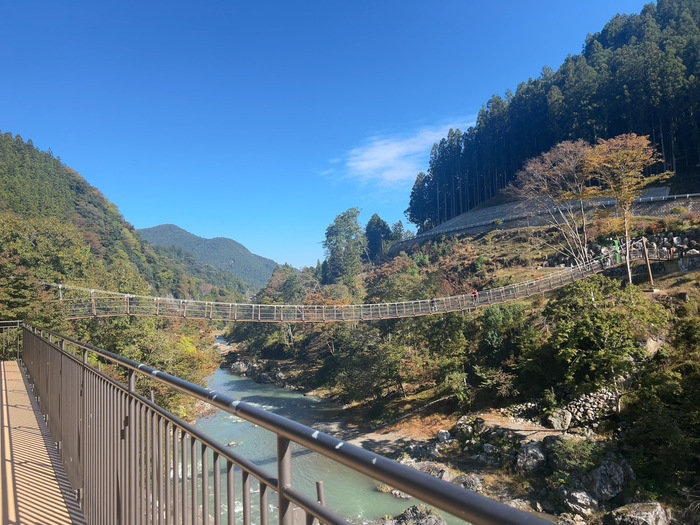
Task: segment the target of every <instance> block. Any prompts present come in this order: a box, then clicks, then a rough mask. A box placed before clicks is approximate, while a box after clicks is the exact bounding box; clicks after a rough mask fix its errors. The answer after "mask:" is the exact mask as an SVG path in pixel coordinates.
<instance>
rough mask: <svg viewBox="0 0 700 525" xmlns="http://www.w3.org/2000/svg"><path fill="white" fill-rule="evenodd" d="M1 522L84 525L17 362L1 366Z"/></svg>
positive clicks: (54, 448) (16, 524)
mask: <svg viewBox="0 0 700 525" xmlns="http://www.w3.org/2000/svg"><path fill="white" fill-rule="evenodd" d="M0 405H1V411H0V423H1V427H2V428H1V430H2V432H1V433H0V469H1V472H0V518H1V519H0V523H3V524H7V525H19V524H23V525H24V524H37V525H38V524H41V525H46V524H52V525H53V524H57V525H62V524H74V523H75V524H84V523H85V520H84V518H83V515H82V512H81V510H80V508H79V506H78V504H77V502H76V500H75V496H74V493H73V491H72V490H71V487H70V484H69V483H68V479H67V478H66V474H65V472H64V470H63V465H62V464H61V459H60V457H59V454H58V452H57V451H56V447H55V446H54V444H53V440H52V439H51V436H50V435H49V432H48V430H47V428H46V425H45V424H44V420H43V418H42V416H41V413H40V412H39V410H38V408H37V406H36V403H35V401H34V398H33V397H30V396H29V395H28V394H27V384H26V381H25V379H24V376H23V375H22V373H21V372H20V370H19V367H18V365H17V362H15V361H2V362H0Z"/></svg>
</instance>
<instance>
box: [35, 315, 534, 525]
mask: <svg viewBox="0 0 700 525" xmlns="http://www.w3.org/2000/svg"><path fill="white" fill-rule="evenodd" d="M22 362H23V363H24V366H25V367H26V371H27V373H28V377H29V379H30V383H31V384H32V385H33V386H32V388H33V390H34V393H35V395H36V397H37V399H38V403H39V406H40V409H41V411H42V412H43V413H44V414H45V417H46V419H47V422H48V427H49V430H50V432H51V435H52V436H53V439H54V440H55V441H56V443H57V446H58V448H59V450H60V451H61V455H62V459H63V463H64V465H65V467H66V474H67V476H68V478H69V481H70V482H71V484H72V486H73V487H74V488H75V489H76V491H77V494H78V496H79V499H80V501H81V505H82V508H83V512H84V514H85V517H86V519H87V521H88V522H89V523H99V524H132V523H140V524H156V523H157V524H162V523H183V524H185V523H189V524H191V525H199V524H200V523H201V524H202V525H207V524H210V523H213V524H215V525H219V524H221V523H228V524H233V523H234V522H240V521H236V520H242V522H243V524H244V525H248V524H250V523H252V522H255V523H261V524H263V525H265V524H267V523H269V522H270V520H271V518H274V516H271V514H274V513H276V514H277V521H278V522H279V523H280V524H285V525H287V524H296V523H306V524H313V523H316V522H320V523H331V524H349V523H350V522H349V521H348V520H347V519H346V518H344V517H342V516H340V515H338V514H337V513H335V512H334V511H333V510H331V509H329V508H327V507H325V506H324V505H322V504H321V503H319V502H318V501H317V500H316V498H315V497H312V496H309V495H307V494H304V493H302V492H301V491H300V490H297V489H296V488H295V487H293V486H292V456H291V451H292V448H291V447H292V443H296V444H298V445H301V446H302V447H305V448H306V449H308V450H311V451H313V452H317V453H319V454H322V455H324V456H326V457H328V458H330V459H332V460H334V461H335V462H337V463H339V464H342V465H345V466H348V467H350V468H352V469H355V470H357V471H359V472H361V473H363V474H366V475H367V476H369V477H371V478H373V479H375V480H378V481H380V482H383V483H386V484H387V485H390V486H392V487H395V488H397V489H399V490H401V491H404V492H406V493H408V494H411V495H413V496H415V497H417V498H419V499H421V500H423V501H425V502H427V503H429V504H431V505H434V506H435V507H437V508H439V509H442V510H444V511H446V512H448V513H450V514H453V515H455V516H457V517H458V518H461V519H464V520H467V521H469V522H472V523H474V524H495V523H499V524H516V523H518V524H525V525H527V524H544V523H547V522H546V521H544V520H542V519H540V518H538V517H537V516H534V515H532V514H528V513H524V512H522V511H519V510H516V509H514V508H511V507H509V506H506V505H503V504H501V503H498V502H496V501H493V500H490V499H488V498H486V497H484V496H481V495H479V494H476V493H474V492H470V491H466V490H464V489H462V488H461V487H458V486H456V485H453V484H450V483H447V482H445V481H442V480H440V479H437V478H434V477H431V476H429V475H427V474H424V473H421V472H418V471H416V470H414V469H412V468H410V467H407V466H405V465H401V464H399V463H396V462H394V461H392V460H389V459H387V458H384V457H382V456H379V455H377V454H374V453H372V452H369V451H367V450H364V449H362V448H359V447H356V446H354V445H352V444H350V443H347V442H344V441H341V440H339V439H336V438H334V437H332V436H330V435H327V434H324V433H322V432H319V431H317V430H314V429H312V428H310V427H307V426H304V425H302V424H299V423H297V422H294V421H291V420H288V419H286V418H284V417H281V416H279V415H276V414H273V413H271V412H267V411H265V410H263V409H261V408H258V407H256V406H253V405H250V404H247V403H244V402H240V401H238V400H235V399H233V398H231V397H229V396H227V395H224V394H221V393H218V392H214V391H212V390H210V389H207V388H203V387H200V386H197V385H194V384H192V383H189V382H187V381H184V380H182V379H180V378H178V377H175V376H172V375H169V374H167V373H165V372H162V371H159V370H156V369H154V368H151V367H149V366H146V365H144V364H141V363H138V362H136V361H132V360H130V359H127V358H125V357H122V356H119V355H116V354H113V353H110V352H107V351H105V350H102V349H100V348H97V347H95V346H91V345H89V344H85V343H82V342H79V341H76V340H74V339H71V338H69V337H65V336H62V335H60V334H57V333H55V332H52V331H49V330H41V329H37V328H34V327H30V326H24V328H23V351H22ZM95 364H103V365H105V367H106V365H107V364H109V365H110V366H109V369H110V370H113V371H114V370H121V371H122V373H123V374H126V376H127V377H128V383H127V384H126V385H125V384H122V383H121V382H119V381H117V380H116V379H115V378H114V377H111V376H110V375H107V374H106V373H104V372H103V371H101V370H100V369H99V367H97V368H96V367H95V366H94V365H95ZM137 380H138V381H139V384H141V383H152V382H153V383H158V384H161V385H166V386H167V387H169V388H171V389H174V390H176V391H179V392H181V393H184V394H186V395H187V396H191V397H192V398H194V399H198V400H200V401H204V402H206V403H208V404H209V405H211V406H213V407H215V408H218V409H221V410H224V411H226V412H228V413H230V414H233V415H235V416H238V417H240V418H243V419H245V420H247V421H250V422H252V423H254V424H256V425H259V426H260V427H263V428H265V429H267V430H269V431H270V432H273V433H274V434H275V435H276V465H277V468H276V472H275V473H270V472H268V471H267V470H265V469H263V468H261V467H260V466H258V465H256V464H254V463H253V462H251V461H250V460H248V459H246V458H245V457H242V456H241V455H239V454H237V453H236V452H234V451H233V450H232V449H231V448H229V447H227V446H224V445H223V444H221V443H219V442H217V441H216V440H214V439H212V438H211V437H209V436H207V435H205V434H204V433H202V432H200V431H199V430H197V429H196V428H193V427H192V426H191V425H189V424H187V423H186V422H184V421H182V420H181V419H179V418H177V417H175V416H174V415H172V414H170V413H169V412H167V411H165V410H164V409H162V408H161V407H159V406H158V405H156V404H154V403H153V402H152V401H151V400H149V399H147V398H145V397H143V396H142V395H140V394H139V393H138V392H137V391H136V382H137ZM237 471H240V477H239V476H238V474H237ZM256 485H257V487H256ZM256 488H257V489H258V490H259V493H258V494H257V498H254V492H253V490H254V489H256ZM254 499H256V500H257V501H254ZM270 506H273V508H274V511H273V512H270ZM238 507H240V510H237V509H238Z"/></svg>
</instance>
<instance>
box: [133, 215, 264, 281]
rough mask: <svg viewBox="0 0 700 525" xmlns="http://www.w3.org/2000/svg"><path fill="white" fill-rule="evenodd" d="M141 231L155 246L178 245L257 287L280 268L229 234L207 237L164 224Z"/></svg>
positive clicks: (196, 256) (207, 262)
mask: <svg viewBox="0 0 700 525" xmlns="http://www.w3.org/2000/svg"><path fill="white" fill-rule="evenodd" d="M138 232H139V234H141V237H143V238H144V239H145V240H146V241H148V242H149V243H151V244H152V245H154V246H164V247H166V246H175V247H179V248H182V249H183V250H187V251H189V252H192V254H193V255H194V257H195V259H196V260H197V261H198V262H201V263H205V264H210V265H212V266H214V267H215V268H218V269H220V270H224V271H227V272H231V273H232V274H234V275H235V276H237V277H238V278H239V279H241V280H243V281H245V282H246V283H248V284H250V285H251V286H253V287H254V288H255V289H256V290H257V289H260V288H262V287H263V286H265V284H266V283H267V281H268V279H269V278H270V276H271V275H272V272H273V271H274V270H275V268H276V267H277V263H276V262H275V261H273V260H272V259H267V258H265V257H261V256H260V255H256V254H254V253H252V252H251V251H250V250H248V248H246V247H245V246H243V245H242V244H241V243H239V242H237V241H234V240H233V239H228V238H226V237H215V238H213V239H205V238H203V237H199V236H197V235H194V234H193V233H190V232H188V231H187V230H184V229H182V228H180V227H179V226H176V225H174V224H160V225H158V226H153V227H151V228H143V229H140V230H138Z"/></svg>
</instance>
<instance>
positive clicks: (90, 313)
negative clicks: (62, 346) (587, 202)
mask: <svg viewBox="0 0 700 525" xmlns="http://www.w3.org/2000/svg"><path fill="white" fill-rule="evenodd" d="M648 253H649V257H650V258H651V259H655V260H668V259H671V258H672V257H673V256H672V254H671V253H670V252H669V251H668V250H666V249H665V248H657V249H656V250H649V252H648ZM614 255H615V254H613V253H609V254H607V255H602V256H600V257H598V258H595V259H591V260H590V261H588V262H587V263H584V264H580V265H578V266H572V267H567V268H564V269H561V270H558V271H555V272H552V273H549V274H547V275H543V276H541V277H538V278H537V279H530V280H527V281H521V282H518V283H514V284H510V285H506V286H502V287H498V288H493V289H490V290H482V291H480V292H479V293H478V294H476V295H472V294H460V295H453V296H448V297H435V298H431V299H419V300H414V301H396V302H390V303H371V304H370V303H365V304H351V305H322V304H316V305H308V304H304V305H299V304H297V305H286V304H241V303H221V302H213V301H195V300H185V299H173V298H165V297H153V296H146V295H136V294H126V293H121V292H109V291H105V290H96V289H90V288H84V287H79V286H72V285H65V284H57V283H49V282H47V283H44V284H45V285H46V286H50V287H54V288H57V289H58V290H59V296H60V299H59V300H58V302H59V303H61V304H63V305H64V307H65V308H66V312H65V313H66V317H67V318H68V319H80V318H89V317H113V316H120V315H133V316H156V317H188V318H195V319H209V320H223V321H251V322H268V323H282V322H283V323H308V322H334V321H345V322H356V321H368V320H381V319H397V318H408V317H419V316H425V315H432V314H439V313H447V312H459V311H466V310H473V309H475V308H478V307H483V306H489V305H491V304H496V303H501V302H506V301H512V300H515V299H521V298H524V297H529V296H531V295H535V294H539V293H542V292H546V291H549V290H554V289H556V288H560V287H561V286H564V285H566V284H568V283H570V282H573V281H575V280H578V279H582V278H585V277H587V276H589V275H592V274H594V273H598V272H601V271H603V270H606V269H607V268H610V267H612V266H617V265H621V264H624V262H625V255H624V253H620V254H619V259H613V257H614ZM630 255H631V257H630V258H631V260H642V259H643V258H644V255H643V252H642V250H640V249H632V250H630ZM68 291H78V292H89V293H90V297H84V298H83V297H79V298H67V297H66V296H65V293H64V292H68Z"/></svg>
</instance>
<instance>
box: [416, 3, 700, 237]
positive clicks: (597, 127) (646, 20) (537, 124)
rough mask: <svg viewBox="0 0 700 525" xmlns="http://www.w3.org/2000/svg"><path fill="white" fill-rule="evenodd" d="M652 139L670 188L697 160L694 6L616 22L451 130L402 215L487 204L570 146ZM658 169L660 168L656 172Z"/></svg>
mask: <svg viewBox="0 0 700 525" xmlns="http://www.w3.org/2000/svg"><path fill="white" fill-rule="evenodd" d="M630 132H634V133H636V134H638V135H649V136H650V137H651V140H652V142H653V143H654V145H655V146H656V147H657V148H658V150H659V151H661V152H662V154H663V164H664V166H663V169H667V170H673V171H675V172H676V173H677V175H676V177H675V179H676V180H675V182H676V183H681V184H682V183H683V179H684V176H685V180H692V179H691V177H692V176H693V175H695V176H697V173H698V169H699V168H698V163H699V162H700V3H699V2H698V1H697V0H659V1H658V3H657V4H656V5H654V4H653V3H650V4H647V5H646V6H645V7H644V8H643V9H642V12H641V13H640V14H633V15H616V16H615V17H614V18H613V19H612V20H610V21H609V22H608V23H607V24H606V25H605V27H604V28H603V30H602V31H600V32H598V33H595V34H592V35H588V36H587V37H586V40H585V43H584V47H583V52H582V53H581V54H578V55H570V56H568V57H567V58H566V60H565V61H564V63H563V64H562V65H561V66H560V67H559V69H558V70H557V71H554V70H552V69H551V68H549V67H546V66H545V67H544V68H543V70H542V74H541V76H540V77H538V78H535V79H532V78H530V79H528V80H527V81H526V82H522V83H521V84H520V85H518V87H517V89H516V91H515V93H512V92H511V91H510V90H508V91H506V94H505V96H504V97H501V96H499V95H494V96H493V97H491V99H490V100H489V101H488V102H487V103H486V105H485V106H484V107H482V109H481V110H480V111H479V115H478V117H477V120H476V124H475V125H474V126H472V127H470V128H469V129H467V130H466V131H465V132H462V131H460V130H458V129H457V130H450V132H449V134H448V136H447V137H445V138H443V139H442V140H441V141H440V142H439V143H438V144H435V145H434V146H433V150H432V152H431V156H430V164H429V168H428V170H427V173H423V172H421V173H419V174H418V176H417V177H416V181H415V184H414V186H413V190H412V192H411V199H410V204H409V207H408V209H407V210H406V215H407V217H408V218H409V220H410V221H411V222H413V223H414V224H416V225H417V226H418V227H419V228H422V229H425V228H430V227H432V226H435V225H437V224H439V223H442V222H444V221H446V220H448V219H450V218H452V217H454V216H456V215H459V214H460V213H463V212H464V211H467V210H469V209H471V208H473V207H475V206H477V205H478V204H480V203H481V202H484V201H486V200H489V199H490V198H492V197H494V196H495V195H496V194H497V192H498V190H499V189H502V188H504V187H506V185H508V184H509V183H510V182H512V181H513V179H514V177H515V174H516V173H517V171H518V170H519V169H521V167H522V165H523V162H524V161H525V160H527V159H529V158H532V157H536V156H537V155H539V154H540V153H542V152H544V151H546V150H548V149H550V148H551V147H552V146H553V145H554V144H557V143H559V142H561V141H563V140H567V139H579V138H581V139H584V140H586V141H588V142H590V143H594V142H596V140H597V139H599V138H610V137H613V136H616V135H619V134H621V133H630ZM660 169H661V168H660Z"/></svg>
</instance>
